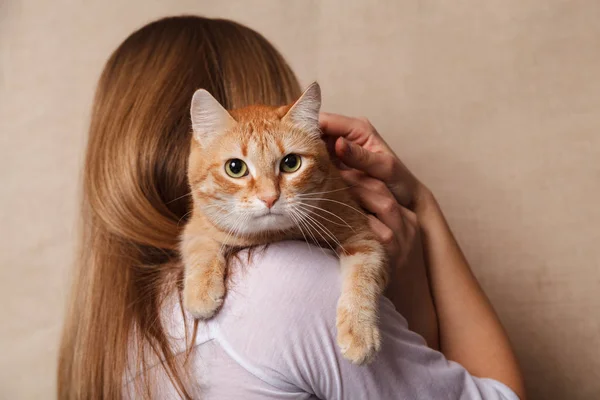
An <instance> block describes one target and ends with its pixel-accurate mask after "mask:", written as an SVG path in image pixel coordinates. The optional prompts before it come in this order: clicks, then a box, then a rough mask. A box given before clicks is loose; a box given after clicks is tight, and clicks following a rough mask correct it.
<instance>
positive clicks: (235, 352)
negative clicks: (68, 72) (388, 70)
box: [58, 17, 524, 399]
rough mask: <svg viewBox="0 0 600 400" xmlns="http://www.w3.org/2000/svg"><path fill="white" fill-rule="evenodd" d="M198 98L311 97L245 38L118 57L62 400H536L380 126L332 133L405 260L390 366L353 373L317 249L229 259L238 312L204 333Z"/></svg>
mask: <svg viewBox="0 0 600 400" xmlns="http://www.w3.org/2000/svg"><path fill="white" fill-rule="evenodd" d="M201 87H202V88H206V89H207V90H208V91H210V92H211V93H212V94H213V95H214V96H215V97H216V98H217V100H219V101H220V102H221V104H223V105H225V106H226V107H227V108H238V107H243V106H246V105H249V104H255V103H263V104H269V105H281V104H287V103H291V102H292V101H294V100H295V99H296V98H297V97H298V96H299V94H300V88H299V85H298V82H297V80H296V78H295V76H294V75H293V73H292V72H291V70H290V69H289V67H288V66H287V64H286V63H285V61H284V60H283V59H282V57H281V56H280V55H279V53H278V52H277V51H276V50H275V49H274V48H273V47H272V46H271V45H270V44H269V43H268V42H267V41H266V40H265V39H264V38H263V37H262V36H260V35H259V34H257V33H256V32H254V31H252V30H250V29H248V28H245V27H243V26H240V25H238V24H235V23H233V22H230V21H224V20H210V19H203V18H198V17H177V18H167V19H163V20H159V21H156V22H154V23H151V24H149V25H147V26H145V27H143V28H142V29H140V30H139V31H137V32H135V33H133V34H132V35H131V36H130V37H129V38H127V39H126V40H125V42H124V43H123V44H121V46H119V48H118V49H117V50H116V51H115V52H114V53H113V55H112V56H111V58H110V59H109V60H108V62H107V64H106V66H105V68H104V71H103V73H102V76H101V78H100V82H99V84H98V90H97V93H96V97H95V101H94V108H93V115H92V121H91V126H90V137H89V143H88V148H87V155H86V163H85V181H84V198H83V207H82V209H83V222H84V229H83V241H82V246H81V256H80V259H79V263H78V267H77V272H76V276H75V278H74V285H73V289H72V297H71V301H70V307H69V310H68V314H67V320H66V323H65V328H64V332H63V338H62V344H61V350H60V360H59V373H58V395H59V398H61V399H84V398H85V399H89V398H107V399H118V398H122V397H130V398H141V397H142V398H178V397H182V398H199V397H202V398H216V399H224V398H231V399H255V398H256V399H258V398H321V399H338V398H349V399H367V398H368V399H377V398H407V399H408V398H425V399H432V398H451V399H454V398H457V399H458V398H461V399H467V398H516V396H515V393H516V394H517V395H518V396H520V397H521V398H523V396H524V391H523V384H522V380H521V375H520V372H519V369H518V366H517V363H516V361H515V357H514V355H513V352H512V350H511V348H510V345H509V343H508V339H507V337H506V335H505V333H504V331H503V329H502V327H501V325H500V323H499V322H498V319H497V317H496V314H495V313H494V311H493V309H492V308H491V306H490V304H489V303H488V301H487V300H486V298H485V295H484V294H483V292H482V291H481V289H480V287H479V285H478V284H477V281H476V280H475V278H474V277H473V275H472V274H471V272H470V269H469V267H468V265H467V263H466V261H465V259H464V257H463V256H462V253H461V251H460V249H459V247H458V245H457V244H456V241H455V240H454V238H453V237H452V234H451V232H450V230H449V228H448V226H447V225H446V223H445V220H444V217H443V215H442V213H441V211H440V209H439V206H438V205H437V203H436V202H435V199H434V197H433V195H432V194H431V192H430V191H429V190H427V188H426V187H425V186H424V185H422V184H421V183H420V182H419V181H418V180H417V179H416V178H415V177H414V176H413V175H412V174H411V173H410V172H409V171H408V170H407V169H406V168H405V167H404V166H403V165H402V163H401V162H400V161H399V160H398V158H397V157H396V156H395V155H394V154H393V152H392V151H391V149H390V148H389V147H388V146H387V145H386V144H385V142H384V141H383V139H381V137H380V136H379V135H378V134H377V132H376V131H375V129H374V128H373V127H372V126H371V125H370V124H369V123H368V122H367V121H366V120H359V119H353V118H348V117H342V116H338V115H331V114H323V116H322V121H321V123H322V129H323V131H324V133H325V134H326V135H327V137H328V138H329V140H330V141H331V143H332V144H333V147H332V148H333V151H334V153H335V155H336V156H337V157H339V158H340V159H341V161H342V162H343V164H345V165H346V166H347V167H350V168H347V169H346V170H345V171H343V174H344V178H345V179H346V180H347V181H348V183H349V184H350V185H352V190H353V191H354V193H355V195H356V197H357V199H358V200H359V201H360V202H361V204H362V205H363V207H364V208H365V209H366V210H368V211H370V212H371V213H372V214H373V215H372V216H371V217H370V218H371V224H372V228H373V230H374V231H375V232H376V233H377V235H378V236H379V237H380V238H381V240H382V242H383V243H384V244H385V245H386V248H387V251H388V255H389V257H390V268H391V270H392V272H393V279H392V283H391V284H390V287H389V290H388V298H389V300H388V299H382V303H381V316H382V318H381V330H382V336H383V348H382V350H381V352H380V354H379V355H378V357H377V358H376V360H375V361H374V362H373V363H372V364H370V365H368V366H355V365H351V364H350V363H348V362H347V361H346V360H344V359H343V358H342V357H341V356H340V353H339V350H338V349H337V347H336V344H335V303H336V300H337V296H338V294H339V291H340V289H339V271H338V269H337V260H336V259H335V258H333V257H332V256H328V255H327V254H323V253H321V252H319V251H311V250H310V248H308V247H307V246H306V245H305V244H303V243H293V242H289V243H279V244H275V245H272V246H271V247H269V248H268V249H267V250H266V251H265V252H262V253H255V254H254V255H250V256H249V257H239V258H238V259H236V260H232V262H231V279H230V282H229V283H228V287H229V293H228V296H227V299H226V302H225V305H224V308H223V309H222V310H221V311H220V312H219V314H218V316H217V317H216V318H215V319H213V320H211V321H210V322H194V321H192V320H191V319H190V318H189V316H187V315H186V314H185V312H184V311H183V310H182V308H181V301H180V293H181V276H182V267H181V265H180V262H179V259H178V254H177V243H178V237H179V234H180V232H181V229H182V227H183V225H184V224H185V220H186V216H187V215H188V211H189V210H190V204H189V196H188V194H189V189H188V186H187V182H186V175H185V171H186V161H187V156H188V151H189V147H188V146H189V143H190V122H189V119H190V116H189V101H190V98H191V95H192V93H193V92H194V91H195V90H196V89H198V88H201ZM421 235H422V237H421ZM421 239H422V240H421ZM421 241H422V242H423V245H422V244H421ZM423 255H425V259H426V260H427V268H426V266H425V263H424V259H423ZM390 300H391V301H390ZM408 326H410V328H411V330H412V332H411V331H409V330H408ZM414 332H417V333H418V334H417V333H414ZM419 334H420V335H419ZM436 349H440V351H441V353H440V352H438V351H437V350H436ZM448 360H452V361H456V362H457V363H456V362H452V361H450V362H449V361H448ZM459 363H460V364H462V365H459Z"/></svg>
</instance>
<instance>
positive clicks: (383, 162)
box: [335, 138, 398, 183]
mask: <svg viewBox="0 0 600 400" xmlns="http://www.w3.org/2000/svg"><path fill="white" fill-rule="evenodd" d="M335 154H336V155H337V156H338V157H339V158H340V160H342V162H343V163H344V164H346V165H348V166H350V167H352V168H356V169H358V170H361V171H364V172H366V173H367V174H369V175H371V176H372V177H373V178H377V179H381V180H382V181H384V182H386V183H392V182H394V181H396V180H397V179H398V174H397V169H398V168H397V165H396V158H395V157H394V156H392V155H391V154H385V153H374V152H372V151H369V150H366V149H365V148H364V147H362V146H359V145H357V144H354V143H352V142H350V141H348V140H346V139H344V138H339V139H338V140H337V141H336V142H335Z"/></svg>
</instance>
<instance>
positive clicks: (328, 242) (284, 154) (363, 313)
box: [180, 83, 387, 363]
mask: <svg viewBox="0 0 600 400" xmlns="http://www.w3.org/2000/svg"><path fill="white" fill-rule="evenodd" d="M320 104H321V95H320V88H319V86H318V84H316V83H314V84H312V85H311V86H310V87H309V88H308V89H307V90H306V91H305V92H304V93H303V95H302V96H301V97H300V98H299V99H298V100H297V101H296V102H295V103H294V104H292V105H288V106H283V107H267V106H259V105H257V106H251V107H246V108H243V109H238V110H232V111H229V112H228V111H226V110H225V109H224V108H223V107H222V106H221V105H220V104H219V103H218V102H217V101H216V100H215V99H214V98H212V96H210V94H208V92H206V91H203V90H199V91H197V92H196V94H195V95H194V98H193V100H192V109H191V114H192V126H193V129H194V138H193V140H192V146H191V152H190V157H189V163H188V180H189V183H190V189H191V194H192V198H193V209H192V216H191V218H190V219H189V221H188V223H187V225H186V227H185V229H184V231H183V234H182V238H181V245H180V251H181V255H182V259H183V262H184V265H185V281H184V305H185V307H186V308H187V310H188V311H189V312H191V313H192V314H193V315H194V316H195V317H197V318H210V317H212V316H213V315H214V314H215V312H217V310H218V309H219V307H220V306H221V304H222V302H223V300H224V296H225V292H226V290H225V289H226V288H225V275H226V259H225V256H224V253H225V251H226V250H227V249H228V248H229V247H234V248H240V247H247V246H254V245H261V244H267V243H271V242H275V241H280V240H289V239H299V240H306V241H308V242H314V244H316V245H318V246H321V247H324V248H331V249H332V250H333V251H335V252H336V253H337V254H338V256H339V258H340V268H341V273H342V277H343V284H342V293H341V295H340V299H339V302H338V310H337V321H336V324H337V330H338V332H337V339H338V344H339V346H340V348H341V351H342V353H343V354H344V356H345V357H346V358H347V359H349V360H350V361H352V362H354V363H364V362H369V361H370V360H372V359H373V357H374V355H375V354H376V352H377V351H378V350H379V348H380V337H379V329H378V321H377V318H378V304H379V296H380V295H381V294H382V293H383V291H384V289H385V286H386V283H387V267H386V262H385V253H384V250H383V247H382V245H381V244H380V243H379V242H378V241H377V240H376V238H375V236H374V235H373V233H372V232H371V230H370V228H369V226H368V223H367V217H366V215H365V214H364V213H362V212H361V211H360V208H359V206H358V205H357V204H356V203H355V202H354V200H353V199H352V198H351V196H350V194H349V193H348V190H346V189H347V186H346V185H345V183H344V182H343V181H342V179H341V177H340V175H339V172H338V170H337V168H336V167H335V165H334V164H333V163H332V161H331V160H330V158H329V154H328V152H327V149H326V146H325V143H324V142H323V141H322V140H321V138H320V131H319V127H318V113H319V108H320ZM295 157H299V160H300V162H299V164H300V166H299V167H298V168H297V170H294V171H291V168H290V167H289V165H292V164H293V165H294V168H296V167H295V166H296V165H297V163H294V162H295V161H296V160H297V159H296V158H295ZM232 160H234V161H232ZM232 162H233V164H231V163H232ZM242 164H243V165H245V168H246V169H245V170H244V168H243V167H241V165H242ZM284 164H285V165H284ZM228 165H229V167H230V171H229V172H228V169H227V166H228ZM286 168H287V169H286ZM234 169H235V170H236V171H237V172H238V173H239V174H241V173H242V172H243V171H246V173H245V174H244V175H243V176H239V177H234V176H233V175H232V172H231V171H233V170H234Z"/></svg>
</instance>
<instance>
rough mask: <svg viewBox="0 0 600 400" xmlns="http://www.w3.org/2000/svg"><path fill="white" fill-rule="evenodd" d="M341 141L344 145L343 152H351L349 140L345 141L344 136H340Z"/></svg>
mask: <svg viewBox="0 0 600 400" xmlns="http://www.w3.org/2000/svg"><path fill="white" fill-rule="evenodd" d="M342 142H343V143H344V146H345V151H344V153H346V154H352V146H351V144H350V142H349V141H347V140H346V139H344V138H342Z"/></svg>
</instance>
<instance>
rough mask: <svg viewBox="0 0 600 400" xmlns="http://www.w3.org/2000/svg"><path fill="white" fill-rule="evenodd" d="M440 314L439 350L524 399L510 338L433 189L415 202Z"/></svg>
mask: <svg viewBox="0 0 600 400" xmlns="http://www.w3.org/2000/svg"><path fill="white" fill-rule="evenodd" d="M416 213H417V215H418V216H419V220H420V221H421V230H422V235H423V242H424V244H425V246H424V247H425V249H426V257H427V265H428V270H429V281H430V284H431V288H432V292H433V297H434V301H435V306H436V310H437V316H438V324H439V329H440V349H441V351H442V352H443V353H444V355H445V356H446V358H448V359H449V360H453V361H456V362H458V363H460V364H462V365H463V366H464V367H465V368H466V369H467V370H468V371H469V372H470V373H471V374H473V375H475V376H485V377H489V378H493V379H496V380H497V381H500V382H503V383H504V384H506V385H507V386H509V387H510V388H512V389H513V390H514V391H515V393H517V395H518V396H519V397H520V398H521V399H524V398H525V387H524V384H523V377H522V375H521V371H520V369H519V365H518V362H517V359H516V357H515V354H514V352H513V350H512V348H511V345H510V342H509V339H508V336H507V335H506V332H505V331H504V328H503V327H502V324H501V323H500V320H499V319H498V316H497V315H496V312H495V311H494V309H493V307H492V305H491V304H490V302H489V300H488V299H487V297H486V295H485V293H484V292H483V290H482V289H481V286H479V283H478V282H477V279H476V278H475V276H474V275H473V273H472V272H471V268H470V267H469V264H468V262H467V260H466V258H465V256H464V255H463V253H462V251H461V249H460V247H459V245H458V243H457V241H456V239H455V238H454V235H453V234H452V231H451V230H450V227H449V226H448V224H447V222H446V219H445V218H444V215H443V214H442V210H441V209H440V207H439V205H438V203H437V201H436V200H435V198H434V197H433V195H431V193H429V192H425V194H424V195H423V196H422V198H421V199H420V200H419V203H418V204H417V205H416Z"/></svg>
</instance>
